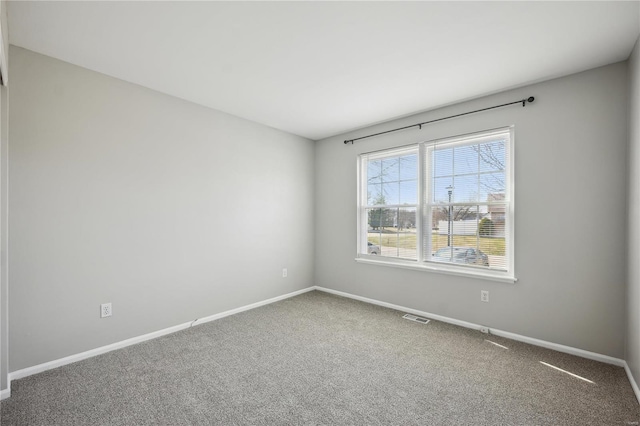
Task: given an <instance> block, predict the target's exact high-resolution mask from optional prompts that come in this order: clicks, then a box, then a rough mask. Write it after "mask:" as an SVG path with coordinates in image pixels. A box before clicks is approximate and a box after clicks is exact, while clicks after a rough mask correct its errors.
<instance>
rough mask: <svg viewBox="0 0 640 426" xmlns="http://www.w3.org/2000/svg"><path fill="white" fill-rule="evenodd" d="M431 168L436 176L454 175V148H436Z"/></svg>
mask: <svg viewBox="0 0 640 426" xmlns="http://www.w3.org/2000/svg"><path fill="white" fill-rule="evenodd" d="M431 168H432V170H433V172H432V173H433V176H435V177H438V176H451V175H453V149H451V148H449V149H437V148H436V149H434V151H433V161H432V164H431Z"/></svg>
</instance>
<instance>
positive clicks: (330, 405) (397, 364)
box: [1, 292, 640, 426]
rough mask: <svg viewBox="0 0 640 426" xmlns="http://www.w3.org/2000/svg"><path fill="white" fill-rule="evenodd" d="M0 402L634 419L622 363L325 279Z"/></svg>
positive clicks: (49, 375)
mask: <svg viewBox="0 0 640 426" xmlns="http://www.w3.org/2000/svg"><path fill="white" fill-rule="evenodd" d="M488 340H489V341H492V342H494V343H498V344H500V345H503V346H505V347H506V348H508V349H505V348H502V347H500V346H497V345H495V344H493V343H490V342H489V341H488ZM540 361H543V362H545V363H548V364H550V365H554V366H556V367H559V368H562V369H564V370H567V371H570V372H571V373H574V374H576V375H579V376H581V377H583V378H586V379H588V380H590V381H592V382H593V383H589V382H586V381H584V380H581V379H578V378H576V377H573V376H571V375H569V374H565V373H563V372H561V371H558V370H556V369H553V368H550V367H548V366H546V365H543V364H541V362H540ZM1 412H2V426H9V425H47V426H52V425H128V426H129V425H301V424H305V425H306V424H312V425H313V424H326V425H491V426H494V425H554V426H560V425H572V426H574V425H630V424H638V423H637V422H638V421H640V406H639V405H638V403H637V401H636V399H635V397H634V394H633V391H632V389H631V385H630V384H629V381H628V380H627V377H626V375H625V372H624V370H623V369H622V368H620V367H614V366H611V365H607V364H602V363H598V362H595V361H590V360H586V359H582V358H577V357H574V356H571V355H566V354H562V353H559V352H554V351H551V350H547V349H543V348H538V347H535V346H531V345H527V344H524V343H519V342H515V341H511V340H507V339H503V338H499V337H495V336H487V335H485V334H482V333H480V332H477V331H473V330H469V329H465V328H460V327H457V326H453V325H449V324H445V323H441V322H436V321H431V322H430V323H429V324H426V325H423V324H419V323H414V322H410V321H407V320H405V319H402V313H400V312H398V311H394V310H391V309H386V308H382V307H378V306H373V305H369V304H365V303H361V302H357V301H353V300H350V299H344V298H341V297H336V296H332V295H329V294H326V293H321V292H311V293H306V294H303V295H301V296H298V297H295V298H291V299H287V300H284V301H281V302H278V303H275V304H272V305H268V306H264V307H261V308H257V309H254V310H251V311H247V312H244V313H241V314H237V315H234V316H231V317H226V318H223V319H221V320H218V321H214V322H210V323H207V324H203V325H199V326H195V327H192V328H190V329H188V330H185V331H181V332H178V333H175V334H171V335H168V336H164V337H161V338H158V339H155V340H152V341H149V342H145V343H141V344H138V345H135V346H130V347H128V348H125V349H121V350H117V351H114V352H110V353H107V354H104V355H101V356H98V357H95V358H91V359H88V360H85V361H81V362H78V363H75V364H71V365H67V366H64V367H60V368H57V369H55V370H50V371H47V372H44V373H41V374H38V375H34V376H31V377H27V378H25V379H21V380H17V381H14V382H13V383H12V390H11V398H10V399H8V400H5V401H3V402H2V404H1Z"/></svg>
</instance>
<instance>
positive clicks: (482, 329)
mask: <svg viewBox="0 0 640 426" xmlns="http://www.w3.org/2000/svg"><path fill="white" fill-rule="evenodd" d="M480 331H481V332H482V333H484V334H489V327H485V326H480Z"/></svg>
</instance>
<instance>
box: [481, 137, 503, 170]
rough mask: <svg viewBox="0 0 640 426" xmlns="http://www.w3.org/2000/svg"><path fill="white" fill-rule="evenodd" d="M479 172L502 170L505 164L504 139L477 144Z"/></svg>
mask: <svg viewBox="0 0 640 426" xmlns="http://www.w3.org/2000/svg"><path fill="white" fill-rule="evenodd" d="M476 149H477V151H478V155H479V157H480V172H492V171H498V170H504V169H505V166H506V141H504V140H500V141H496V142H489V143H483V144H480V145H477V147H476Z"/></svg>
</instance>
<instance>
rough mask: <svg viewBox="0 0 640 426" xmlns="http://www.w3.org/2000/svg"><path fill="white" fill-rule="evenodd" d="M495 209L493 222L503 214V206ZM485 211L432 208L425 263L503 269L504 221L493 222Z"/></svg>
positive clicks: (504, 260) (483, 208) (480, 207)
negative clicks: (428, 253) (428, 249)
mask: <svg viewBox="0 0 640 426" xmlns="http://www.w3.org/2000/svg"><path fill="white" fill-rule="evenodd" d="M495 207H496V212H495V214H494V215H493V217H494V219H495V218H497V217H500V215H501V214H504V207H505V206H495ZM483 210H485V211H484V212H483ZM486 210H487V208H486V206H477V205H467V206H451V207H450V208H449V207H447V206H444V207H433V208H432V209H431V217H432V221H433V224H434V226H433V229H432V232H431V259H429V258H428V256H426V257H425V258H426V259H425V260H431V261H434V262H444V263H454V264H459V265H467V266H475V267H485V268H486V267H491V268H497V269H506V267H507V262H506V257H505V252H506V250H505V233H504V229H505V224H504V220H502V221H500V222H497V221H496V222H494V221H493V220H492V219H491V217H492V216H491V213H489V212H487V211H486ZM500 210H501V211H500Z"/></svg>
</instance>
